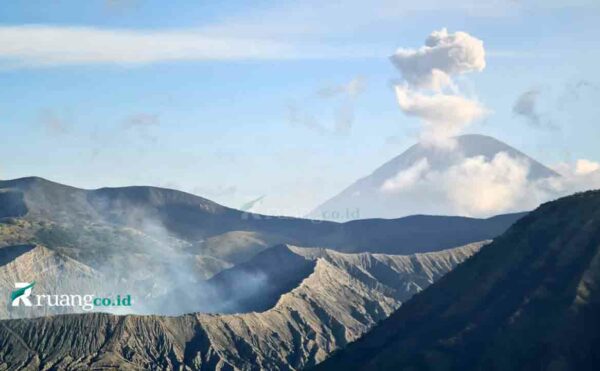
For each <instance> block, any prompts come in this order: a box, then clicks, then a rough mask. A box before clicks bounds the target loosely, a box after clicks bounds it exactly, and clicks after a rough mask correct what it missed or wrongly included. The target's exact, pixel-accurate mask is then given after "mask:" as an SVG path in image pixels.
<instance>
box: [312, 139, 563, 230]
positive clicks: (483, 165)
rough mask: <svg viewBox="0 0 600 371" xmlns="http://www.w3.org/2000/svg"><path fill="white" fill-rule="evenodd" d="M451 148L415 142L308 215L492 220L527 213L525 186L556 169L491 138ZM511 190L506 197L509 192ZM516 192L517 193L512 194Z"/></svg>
mask: <svg viewBox="0 0 600 371" xmlns="http://www.w3.org/2000/svg"><path fill="white" fill-rule="evenodd" d="M453 140H454V142H453V143H454V146H452V147H438V146H434V145H431V144H424V143H418V144H415V145H413V146H412V147H410V148H409V149H407V150H406V151H404V152H403V153H402V154H400V155H398V156H397V157H395V158H393V159H391V160H390V161H388V162H387V163H385V164H384V165H382V166H381V167H379V168H377V169H376V170H375V171H373V173H371V174H370V175H368V176H366V177H364V178H361V179H359V180H357V181H356V182H354V183H353V184H352V185H350V186H349V187H348V188H346V189H345V190H343V191H342V192H341V193H340V194H338V195H336V196H334V197H332V198H331V199H329V200H327V201H325V202H324V203H323V204H322V205H320V206H318V207H317V208H316V209H315V210H314V211H312V212H311V213H310V214H309V217H311V218H317V219H325V220H328V219H331V220H336V219H337V220H340V219H341V220H344V219H345V218H347V217H350V218H363V219H364V218H398V217H403V216H407V215H414V214H431V215H468V216H491V215H496V214H499V213H502V212H509V211H513V212H514V211H525V210H527V209H531V208H534V207H536V206H537V205H538V204H539V202H542V201H547V199H541V200H540V199H539V198H538V195H536V194H533V193H532V192H530V193H528V194H521V193H522V190H521V189H519V187H521V188H524V189H525V188H527V187H528V184H529V183H535V182H537V181H542V180H544V179H552V178H557V177H559V174H558V173H556V172H555V171H554V170H551V169H549V168H548V167H546V166H544V165H542V164H541V163H539V162H537V161H536V160H534V159H532V158H531V157H529V156H527V155H526V154H524V153H522V152H520V151H518V150H516V149H515V148H513V147H511V146H509V145H507V144H505V143H503V142H501V141H499V140H497V139H494V138H492V137H489V136H484V135H474V134H473V135H461V136H458V137H456V138H454V139H453ZM508 191H510V192H508ZM516 193H518V194H516Z"/></svg>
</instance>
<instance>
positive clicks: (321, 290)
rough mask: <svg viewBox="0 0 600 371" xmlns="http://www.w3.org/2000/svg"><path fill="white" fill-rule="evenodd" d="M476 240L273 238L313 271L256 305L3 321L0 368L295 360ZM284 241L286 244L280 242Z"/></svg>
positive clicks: (332, 340)
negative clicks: (377, 244) (332, 243)
mask: <svg viewBox="0 0 600 371" xmlns="http://www.w3.org/2000/svg"><path fill="white" fill-rule="evenodd" d="M482 244H483V243H477V244H471V245H468V246H464V247H459V248H455V249H450V250H445V251H440V252H436V253H427V254H417V255H412V256H386V255H380V254H367V253H365V254H343V253H338V252H334V251H331V250H324V249H302V248H297V247H292V246H285V247H283V246H279V247H277V249H281V250H283V251H282V252H283V253H287V254H292V255H298V256H301V257H303V258H305V259H308V260H314V261H315V265H314V270H313V272H312V273H311V274H310V275H309V276H308V277H307V278H306V279H304V280H303V281H302V282H301V283H300V284H299V285H298V287H296V288H295V289H294V290H292V291H291V292H289V293H287V294H284V295H283V296H281V298H280V299H279V300H278V302H277V304H276V305H275V306H274V307H273V308H272V309H269V310H267V311H265V312H262V313H257V312H254V313H246V314H235V315H209V314H193V315H184V316H180V317H159V316H121V317H119V316H112V315H107V314H84V315H63V316H56V317H43V318H38V319H29V320H28V319H22V320H6V321H0V367H8V368H9V369H18V368H19V367H36V368H38V367H41V368H53V369H89V368H91V367H102V366H109V365H113V366H114V365H120V366H121V367H124V368H130V369H178V368H180V367H182V368H183V369H203V370H213V369H217V370H232V369H240V370H254V369H265V370H273V369H300V368H303V367H306V366H310V365H314V364H316V363H317V362H319V361H321V360H323V359H324V358H325V357H326V356H327V354H329V353H330V352H332V351H333V350H335V349H338V348H339V347H342V346H344V345H346V344H347V343H349V342H351V341H353V340H356V339H357V338H358V337H360V336H361V335H362V334H364V333H365V332H366V331H367V330H369V329H370V328H371V327H372V326H373V325H374V324H375V323H377V322H378V321H380V320H382V319H384V318H386V317H387V316H388V315H389V314H390V313H392V312H393V311H394V310H395V309H397V308H398V307H399V306H400V305H401V303H402V302H403V301H405V300H406V299H408V298H409V297H411V296H412V295H413V294H414V293H415V292H417V291H419V290H420V289H421V288H424V287H425V286H427V285H429V284H430V283H431V282H433V281H434V280H435V279H437V278H438V277H440V276H441V275H443V274H444V273H446V272H448V271H449V270H451V269H453V268H454V267H455V266H456V265H457V264H459V263H460V262H462V261H463V260H465V259H466V258H468V257H469V256H471V255H472V254H474V253H475V252H476V251H478V249H479V248H480V247H481V245H482ZM284 249H285V250H284Z"/></svg>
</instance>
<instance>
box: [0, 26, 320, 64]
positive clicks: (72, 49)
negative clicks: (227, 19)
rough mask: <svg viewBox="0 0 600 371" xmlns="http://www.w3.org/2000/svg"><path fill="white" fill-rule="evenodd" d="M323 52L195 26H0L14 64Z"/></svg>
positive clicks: (1, 55)
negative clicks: (168, 28) (214, 32)
mask: <svg viewBox="0 0 600 371" xmlns="http://www.w3.org/2000/svg"><path fill="white" fill-rule="evenodd" d="M319 54H323V55H325V54H327V51H325V50H321V49H319V50H316V49H315V50H312V51H311V50H305V51H303V53H300V51H298V50H296V49H295V48H293V47H292V46H291V45H290V44H287V43H284V42H277V41H273V40H268V39H256V38H255V39H252V38H246V37H243V36H242V37H229V38H226V37H218V36H208V35H206V34H203V33H202V32H200V31H198V30H173V31H133V30H124V29H101V28H95V27H63V26H31V25H26V26H3V27H0V60H2V62H3V64H5V65H13V66H16V67H18V66H53V65H69V64H89V63H120V64H139V63H152V62H159V61H175V60H228V59H285V58H297V57H311V56H313V57H314V56H316V55H319Z"/></svg>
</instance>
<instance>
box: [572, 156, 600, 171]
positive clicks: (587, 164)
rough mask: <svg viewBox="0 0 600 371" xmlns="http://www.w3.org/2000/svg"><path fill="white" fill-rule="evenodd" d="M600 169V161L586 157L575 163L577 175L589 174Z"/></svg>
mask: <svg viewBox="0 0 600 371" xmlns="http://www.w3.org/2000/svg"><path fill="white" fill-rule="evenodd" d="M598 170H600V163H598V162H595V161H590V160H586V159H579V160H577V162H576V163H575V174H576V175H588V174H591V173H593V172H596V171H598Z"/></svg>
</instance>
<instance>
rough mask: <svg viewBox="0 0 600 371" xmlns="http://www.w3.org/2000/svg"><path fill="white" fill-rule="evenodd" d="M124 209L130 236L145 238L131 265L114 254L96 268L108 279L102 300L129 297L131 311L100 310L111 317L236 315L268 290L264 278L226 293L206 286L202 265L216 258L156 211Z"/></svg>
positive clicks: (242, 281) (244, 280)
mask: <svg viewBox="0 0 600 371" xmlns="http://www.w3.org/2000/svg"><path fill="white" fill-rule="evenodd" d="M99 202H100V203H102V201H99ZM104 207H110V205H109V204H108V203H106V204H105V205H104ZM125 209H126V210H127V215H118V216H115V217H118V218H119V219H121V220H122V221H124V223H125V224H126V225H129V226H132V228H131V229H130V233H136V234H140V235H142V236H143V239H144V240H143V241H144V244H143V251H139V252H137V253H136V254H135V255H134V258H133V259H132V258H131V257H130V255H122V254H120V253H119V251H116V252H112V254H113V255H114V256H109V257H108V258H107V260H106V262H105V263H103V264H101V265H99V266H96V267H94V268H95V269H96V270H98V271H99V272H100V273H101V274H102V276H103V277H104V279H103V281H104V282H103V284H102V287H103V289H104V290H105V292H104V293H103V294H109V295H110V294H112V295H116V294H121V295H123V294H131V297H132V302H133V305H132V306H131V307H129V308H127V307H114V308H110V307H102V308H99V309H100V310H102V311H109V312H112V313H113V314H165V315H179V314H184V313H190V312H211V313H215V312H228V313H232V312H237V309H238V304H239V301H240V300H242V299H244V298H247V297H248V295H250V296H251V295H254V294H257V293H259V292H261V291H262V289H263V288H264V287H265V286H266V285H268V282H267V279H266V277H265V276H264V275H262V274H260V273H256V274H251V273H245V272H238V273H236V275H235V276H233V277H232V279H231V282H233V284H232V285H230V286H229V287H228V289H227V290H225V289H223V288H222V287H220V286H219V285H217V284H214V283H213V282H211V281H210V280H206V272H205V271H203V268H202V266H201V265H200V264H199V259H202V258H209V259H214V258H212V257H209V256H203V255H201V251H198V248H197V247H195V246H193V244H191V243H189V242H187V241H183V240H181V239H178V238H176V237H174V236H173V235H171V234H170V233H169V231H168V230H167V228H166V227H165V225H164V224H163V222H162V221H161V220H160V217H159V216H158V215H157V214H156V212H155V211H154V210H152V209H143V208H140V207H136V206H133V205H131V206H128V207H127V208H125ZM82 290H85V288H82Z"/></svg>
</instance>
